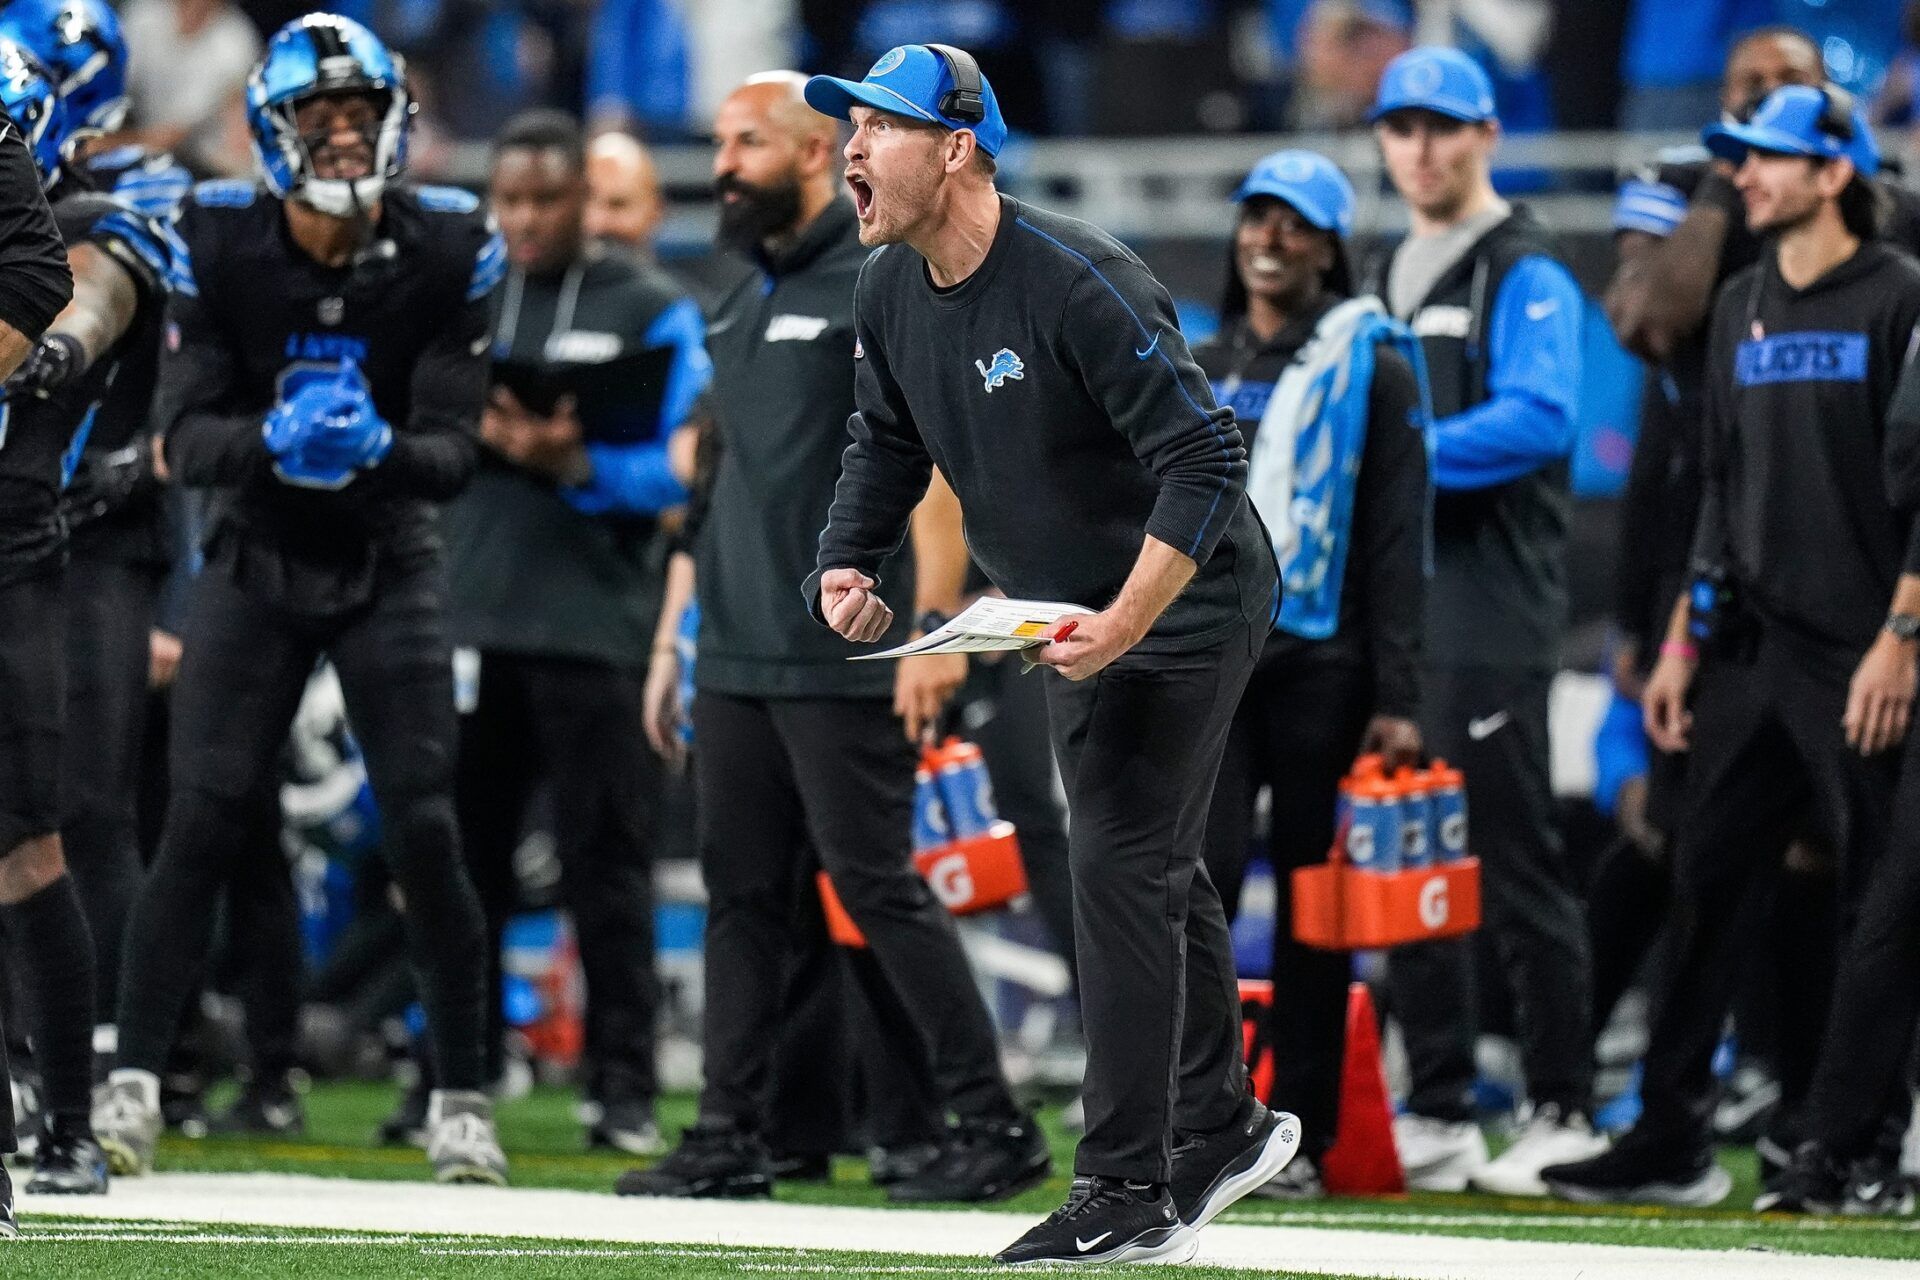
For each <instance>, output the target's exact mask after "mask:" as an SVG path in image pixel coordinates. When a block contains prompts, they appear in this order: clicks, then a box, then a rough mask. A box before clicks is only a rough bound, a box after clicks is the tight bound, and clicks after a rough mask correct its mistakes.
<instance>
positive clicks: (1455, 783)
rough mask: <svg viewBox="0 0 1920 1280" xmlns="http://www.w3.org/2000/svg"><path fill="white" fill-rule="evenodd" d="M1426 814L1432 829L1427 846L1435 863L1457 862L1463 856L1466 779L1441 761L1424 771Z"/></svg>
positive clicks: (1464, 855)
mask: <svg viewBox="0 0 1920 1280" xmlns="http://www.w3.org/2000/svg"><path fill="white" fill-rule="evenodd" d="M1427 798H1428V811H1429V813H1430V815H1431V822H1432V826H1431V827H1430V828H1429V832H1430V834H1429V835H1428V837H1427V843H1428V845H1429V846H1430V847H1431V848H1432V850H1433V860H1434V861H1435V862H1458V861H1460V859H1462V858H1464V857H1466V856H1467V779H1466V775H1464V774H1462V773H1461V772H1460V771H1459V770H1458V769H1455V768H1453V767H1452V766H1451V765H1449V764H1448V763H1447V762H1446V761H1445V760H1435V761H1434V762H1433V767H1432V768H1430V769H1428V770H1427Z"/></svg>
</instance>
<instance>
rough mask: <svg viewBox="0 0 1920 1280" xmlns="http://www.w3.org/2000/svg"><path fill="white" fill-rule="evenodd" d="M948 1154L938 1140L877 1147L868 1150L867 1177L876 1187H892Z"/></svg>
mask: <svg viewBox="0 0 1920 1280" xmlns="http://www.w3.org/2000/svg"><path fill="white" fill-rule="evenodd" d="M944 1154H946V1148H945V1147H943V1146H941V1145H940V1144H939V1143H937V1142H915V1143H911V1144H909V1145H907V1146H904V1147H875V1148H874V1149H873V1150H871V1151H869V1152H867V1178H868V1180H869V1181H870V1182H872V1183H873V1185H874V1186H876V1187H891V1186H893V1185H894V1184H895V1183H898V1182H906V1181H907V1180H909V1179H911V1178H917V1177H919V1176H920V1175H921V1174H923V1173H925V1172H926V1171H927V1170H928V1169H931V1168H932V1167H933V1163H934V1161H936V1160H938V1159H939V1158H940V1157H941V1156H942V1155H944Z"/></svg>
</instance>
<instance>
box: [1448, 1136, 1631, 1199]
mask: <svg viewBox="0 0 1920 1280" xmlns="http://www.w3.org/2000/svg"><path fill="white" fill-rule="evenodd" d="M1606 1149H1607V1144H1606V1143H1605V1142H1604V1141H1602V1142H1598V1143H1595V1144H1594V1145H1592V1146H1590V1147H1588V1148H1587V1149H1586V1150H1584V1151H1577V1152H1572V1153H1569V1154H1566V1155H1557V1156H1555V1157H1553V1158H1552V1159H1551V1160H1543V1161H1541V1162H1540V1164H1539V1165H1538V1166H1536V1167H1535V1168H1533V1169H1531V1170H1519V1169H1503V1168H1501V1167H1500V1162H1499V1161H1498V1160H1495V1161H1492V1162H1491V1163H1489V1164H1487V1165H1486V1166H1484V1167H1483V1168H1481V1169H1480V1170H1479V1172H1477V1173H1475V1174H1474V1175H1473V1176H1472V1177H1471V1178H1469V1179H1467V1184H1468V1185H1469V1186H1471V1187H1472V1188H1473V1189H1474V1190H1475V1191H1479V1192H1481V1193H1483V1194H1485V1195H1490V1196H1515V1197H1541V1196H1546V1195H1548V1194H1549V1192H1548V1191H1547V1184H1546V1183H1545V1182H1543V1181H1541V1178H1540V1170H1541V1169H1550V1168H1552V1167H1553V1166H1554V1165H1556V1164H1578V1163H1579V1162H1580V1161H1582V1160H1591V1159H1592V1158H1593V1157H1595V1156H1597V1155H1601V1154H1603V1153H1604V1152H1605V1151H1606Z"/></svg>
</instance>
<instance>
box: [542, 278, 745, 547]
mask: <svg viewBox="0 0 1920 1280" xmlns="http://www.w3.org/2000/svg"><path fill="white" fill-rule="evenodd" d="M641 345H642V346H644V347H647V348H650V349H657V348H660V347H666V348H669V349H671V351H672V352H673V357H672V360H671V361H670V362H669V364H668V366H667V382H666V387H665V389H664V391H663V392H662V394H661V398H660V419H659V421H658V422H657V423H655V424H654V434H653V436H652V438H651V439H647V440H642V441H639V442H637V443H634V444H594V443H589V444H586V445H584V446H582V457H583V459H584V464H585V469H586V472H587V474H586V476H585V477H584V478H583V479H580V480H578V481H576V482H575V483H573V484H568V485H563V486H562V487H561V490H560V496H561V497H562V498H564V499H565V500H566V501H567V503H568V504H569V505H570V506H572V507H573V508H574V509H575V510H576V511H580V512H582V513H584V514H587V515H601V514H604V513H607V512H623V513H633V514H641V515H658V514H659V513H660V512H662V511H665V510H666V509H668V508H669V507H677V506H679V505H680V504H681V503H683V502H685V501H686V500H687V486H686V485H685V484H683V483H682V482H681V480H680V477H679V476H677V475H676V474H674V469H673V459H672V444H673V435H674V432H676V431H678V430H679V429H680V428H681V426H682V425H683V424H685V423H686V422H687V421H688V419H689V417H690V416H691V414H692V412H693V407H694V404H695V402H696V401H697V400H699V398H700V395H701V393H702V392H704V391H705V390H706V389H707V384H708V383H710V382H712V381H713V361H712V360H711V359H709V358H708V356H707V347H706V321H705V320H703V319H702V318H701V315H700V307H699V304H697V303H695V302H694V300H693V299H692V298H682V299H680V300H679V301H678V302H675V303H674V304H672V305H671V306H669V307H667V308H666V309H665V310H664V311H662V312H661V313H660V314H659V316H658V317H656V318H655V319H654V321H653V323H652V324H651V325H649V326H648V328H647V332H646V335H645V336H644V337H643V338H642V340H641Z"/></svg>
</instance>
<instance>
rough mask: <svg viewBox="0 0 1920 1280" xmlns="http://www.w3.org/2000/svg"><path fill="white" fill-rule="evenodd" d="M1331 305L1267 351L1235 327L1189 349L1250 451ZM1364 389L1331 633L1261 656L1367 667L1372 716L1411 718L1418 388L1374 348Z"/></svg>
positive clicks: (1422, 487) (1289, 638)
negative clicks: (1363, 419)
mask: <svg viewBox="0 0 1920 1280" xmlns="http://www.w3.org/2000/svg"><path fill="white" fill-rule="evenodd" d="M1339 301H1340V299H1338V298H1336V297H1333V296H1332V295H1328V296H1327V297H1325V298H1323V299H1322V300H1321V303H1320V305H1319V306H1317V307H1314V308H1313V309H1312V310H1311V311H1309V312H1306V313H1303V314H1301V315H1299V316H1296V317H1294V318H1293V319H1292V320H1291V321H1289V322H1288V323H1287V324H1286V325H1285V326H1283V327H1282V328H1281V330H1280V332H1278V333H1276V334H1275V335H1274V336H1273V339H1272V341H1270V342H1261V341H1260V340H1259V338H1258V337H1256V336H1255V335H1254V333H1253V330H1252V329H1251V328H1250V327H1249V326H1248V325H1247V322H1246V321H1245V319H1244V318H1242V319H1236V320H1230V321H1229V322H1228V323H1227V325H1226V327H1225V328H1224V329H1222V330H1221V332H1220V334H1219V335H1218V336H1217V337H1215V338H1212V339H1210V340H1209V341H1206V342H1203V343H1201V344H1200V345H1199V346H1197V347H1195V348H1194V350H1193V358H1194V359H1195V360H1197V361H1198V362H1199V363H1200V367H1201V369H1203V370H1205V371H1206V374H1207V377H1208V378H1209V379H1211V380H1212V382H1213V387H1214V394H1215V395H1216V396H1218V397H1219V400H1220V402H1221V403H1222V404H1224V405H1228V406H1229V407H1231V408H1232V410H1233V413H1234V419H1235V421H1237V422H1238V423H1239V424H1240V430H1241V433H1242V434H1243V435H1244V436H1245V437H1246V440H1247V448H1248V450H1249V451H1251V450H1252V449H1253V446H1254V439H1255V436H1256V434H1257V433H1258V431H1259V429H1260V417H1261V415H1262V414H1263V413H1265V412H1266V407H1267V400H1268V398H1269V397H1271V396H1272V395H1273V391H1274V387H1275V386H1276V384H1278V382H1279V381H1280V375H1281V374H1282V373H1284V372H1285V371H1286V368H1287V366H1288V365H1289V364H1291V363H1293V359H1294V356H1295V355H1297V354H1298V353H1299V350H1300V348H1301V347H1302V346H1303V345H1305V343H1306V341H1307V339H1309V338H1311V337H1312V336H1313V329H1314V326H1315V325H1317V324H1319V323H1320V319H1321V317H1323V316H1325V315H1326V313H1327V312H1328V311H1330V310H1332V309H1333V307H1334V305H1335V304H1336V303H1337V302H1339ZM1376 350H1377V363H1376V364H1375V365H1374V371H1373V383H1372V385H1371V386H1370V387H1369V388H1368V389H1367V438H1366V443H1365V445H1364V446H1363V447H1362V448H1361V451H1360V475H1359V477H1358V478H1357V479H1356V480H1355V482H1354V494H1353V516H1352V524H1353V533H1352V543H1351V545H1350V546H1349V548H1348V552H1347V563H1346V580H1345V582H1344V583H1343V584H1342V586H1341V589H1340V620H1339V626H1338V628H1337V629H1336V630H1335V631H1334V633H1333V634H1332V635H1331V636H1328V637H1327V638H1326V639H1325V640H1305V639H1302V638H1301V637H1299V636H1294V635H1289V634H1287V633H1286V632H1284V631H1280V630H1277V629H1276V630H1275V631H1274V633H1273V634H1272V635H1271V636H1269V637H1268V638H1267V655H1268V657H1269V658H1280V659H1284V660H1286V661H1305V662H1338V663H1351V664H1354V665H1360V666H1367V667H1370V668H1372V670H1373V674H1374V707H1375V709H1376V710H1377V711H1378V712H1379V713H1380V714H1381V715H1394V716H1405V717H1408V718H1412V717H1414V716H1417V715H1418V714H1419V711H1420V652H1421V638H1422V636H1423V634H1424V632H1425V629H1426V602H1427V562H1428V560H1429V558H1430V557H1429V545H1430V544H1429V536H1430V534H1429V523H1428V516H1427V509H1428V508H1427V492H1428V487H1429V485H1430V483H1431V481H1430V479H1429V475H1428V467H1427V450H1426V444H1425V441H1424V440H1423V439H1422V438H1421V435H1420V432H1419V430H1418V429H1417V428H1416V426H1415V425H1414V423H1413V414H1414V410H1415V409H1417V408H1418V407H1419V403H1420V386H1419V383H1418V382H1417V381H1415V379H1414V376H1413V366H1411V365H1409V364H1408V363H1407V361H1406V358H1405V357H1404V356H1402V355H1401V354H1400V353H1399V352H1398V351H1396V350H1394V349H1393V348H1392V347H1391V346H1387V345H1384V344H1382V345H1380V346H1379V347H1378V348H1376Z"/></svg>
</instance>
